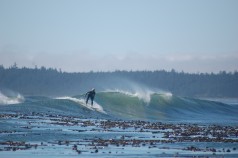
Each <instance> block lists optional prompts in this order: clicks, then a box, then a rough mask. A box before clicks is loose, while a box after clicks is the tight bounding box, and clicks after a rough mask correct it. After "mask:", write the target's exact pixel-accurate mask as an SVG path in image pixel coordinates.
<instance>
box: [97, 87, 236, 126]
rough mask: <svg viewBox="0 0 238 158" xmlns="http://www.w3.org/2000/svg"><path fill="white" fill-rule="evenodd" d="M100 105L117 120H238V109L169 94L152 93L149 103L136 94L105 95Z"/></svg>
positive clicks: (102, 95)
mask: <svg viewBox="0 0 238 158" xmlns="http://www.w3.org/2000/svg"><path fill="white" fill-rule="evenodd" d="M97 102H98V103H99V104H101V105H103V108H104V109H105V110H106V112H107V113H109V114H111V115H113V116H116V117H118V118H127V119H144V120H156V121H160V120H163V121H164V120H167V121H170V120H171V121H183V122H187V121H188V122H190V121H192V122H204V121H205V122H206V121H208V122H212V121H218V122H227V121H236V122H237V121H238V117H237V113H238V106H231V105H228V104H224V103H220V102H215V101H208V100H200V99H195V98H186V97H178V96H173V95H172V94H169V93H164V94H157V93H154V94H151V95H150V101H149V102H147V100H144V99H142V98H140V97H137V96H136V95H130V94H127V93H121V92H106V93H99V94H98V95H97Z"/></svg>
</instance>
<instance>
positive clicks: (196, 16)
mask: <svg viewBox="0 0 238 158" xmlns="http://www.w3.org/2000/svg"><path fill="white" fill-rule="evenodd" d="M237 8H238V1H237V0H0V65H3V66H4V67H9V66H11V65H13V64H14V63H15V62H16V63H17V65H18V67H33V68H34V67H35V66H37V67H41V66H44V67H47V68H49V67H52V68H57V69H62V71H67V72H88V71H114V70H135V71H136V70H152V71H153V70H168V71H169V70H171V69H175V70H176V71H184V72H192V73H194V72H195V73H196V72H219V71H223V70H225V71H229V72H230V71H231V72H233V71H235V70H238V9H237Z"/></svg>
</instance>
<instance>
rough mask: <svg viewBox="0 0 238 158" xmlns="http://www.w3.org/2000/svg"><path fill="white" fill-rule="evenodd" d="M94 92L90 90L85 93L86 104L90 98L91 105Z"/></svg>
mask: <svg viewBox="0 0 238 158" xmlns="http://www.w3.org/2000/svg"><path fill="white" fill-rule="evenodd" d="M95 94H96V92H95V90H91V91H89V92H87V93H86V95H87V99H86V104H88V100H89V98H90V100H91V105H93V100H94V97H95Z"/></svg>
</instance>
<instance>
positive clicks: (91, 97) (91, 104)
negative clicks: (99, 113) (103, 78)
mask: <svg viewBox="0 0 238 158" xmlns="http://www.w3.org/2000/svg"><path fill="white" fill-rule="evenodd" d="M91 105H92V106H93V97H91Z"/></svg>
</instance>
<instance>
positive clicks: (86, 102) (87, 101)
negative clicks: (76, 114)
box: [86, 96, 89, 105]
mask: <svg viewBox="0 0 238 158" xmlns="http://www.w3.org/2000/svg"><path fill="white" fill-rule="evenodd" d="M88 99H89V96H87V99H86V105H87V104H88Z"/></svg>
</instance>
